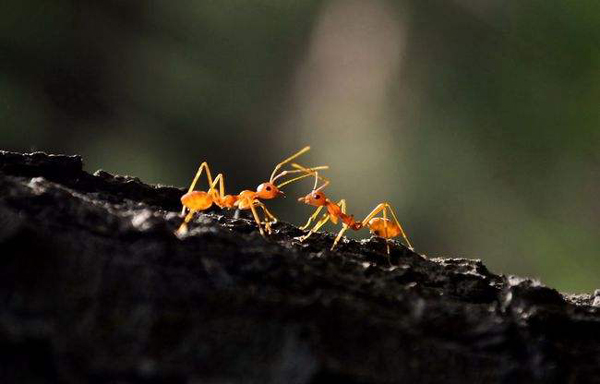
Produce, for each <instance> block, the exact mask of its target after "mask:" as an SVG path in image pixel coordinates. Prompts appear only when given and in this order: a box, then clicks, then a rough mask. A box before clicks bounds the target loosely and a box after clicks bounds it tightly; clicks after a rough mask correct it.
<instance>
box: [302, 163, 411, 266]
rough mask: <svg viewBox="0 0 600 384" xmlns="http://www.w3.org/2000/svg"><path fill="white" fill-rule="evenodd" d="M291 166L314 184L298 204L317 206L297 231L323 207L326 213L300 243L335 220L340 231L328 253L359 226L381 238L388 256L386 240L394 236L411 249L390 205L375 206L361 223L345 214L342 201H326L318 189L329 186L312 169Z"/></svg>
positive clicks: (388, 247)
mask: <svg viewBox="0 0 600 384" xmlns="http://www.w3.org/2000/svg"><path fill="white" fill-rule="evenodd" d="M292 167H294V168H296V169H297V170H302V171H304V172H305V173H308V174H313V175H314V176H315V185H314V187H313V190H312V192H311V193H309V194H308V195H306V196H304V197H300V198H299V199H298V201H300V202H303V203H305V204H308V205H312V206H315V207H318V208H317V210H316V211H315V212H314V213H313V214H312V215H311V216H310V218H309V219H308V221H307V222H306V224H305V225H304V226H303V227H301V229H303V230H305V229H307V228H308V227H309V226H310V223H311V222H312V221H313V220H315V219H316V218H317V216H318V215H319V212H321V210H322V209H323V207H325V208H326V209H327V213H325V214H324V215H323V217H322V218H321V219H320V220H319V221H318V222H317V223H316V224H315V226H314V227H313V228H312V229H311V230H310V231H309V232H308V234H306V235H304V236H302V237H300V241H304V240H306V239H307V238H308V237H310V235H312V234H313V233H314V232H315V231H317V230H319V228H321V227H322V226H323V225H325V223H327V222H328V221H329V220H331V222H332V223H334V224H337V223H338V221H339V220H341V221H342V225H343V228H342V229H341V230H340V232H339V233H338V235H337V237H336V238H335V241H334V242H333V245H332V246H331V250H333V249H334V248H335V246H336V245H337V243H338V242H339V241H340V239H341V238H342V236H343V235H344V233H345V232H346V231H347V230H348V228H350V229H353V230H355V231H358V230H359V229H361V228H363V227H367V228H369V230H370V231H371V233H373V234H374V235H375V236H379V237H383V238H384V239H386V246H387V253H388V255H389V254H390V245H389V242H388V241H387V240H388V239H391V238H394V237H396V236H400V235H402V237H403V238H404V240H405V241H406V244H408V247H409V248H410V249H411V250H412V249H413V247H412V245H411V244H410V241H408V238H407V237H406V234H405V233H404V230H403V229H402V226H401V225H400V222H399V221H398V218H397V217H396V214H395V213H394V210H393V209H392V206H391V205H390V204H389V203H385V202H384V203H381V204H378V205H377V206H376V207H375V209H373V210H372V211H371V213H369V214H368V215H367V217H365V219H364V220H362V221H356V220H354V216H353V215H348V214H346V200H345V199H342V200H340V201H339V202H337V203H334V202H333V201H331V200H329V199H328V198H327V197H326V196H325V194H324V193H323V192H322V190H323V189H324V188H325V187H327V185H329V180H328V179H326V178H324V177H322V176H319V173H318V172H316V171H315V170H312V169H309V168H304V167H302V166H301V165H298V164H292ZM319 180H322V181H323V184H322V185H321V186H320V187H318V188H317V185H318V183H319ZM388 211H389V212H390V213H391V214H392V218H393V219H394V220H393V221H392V220H390V219H388ZM380 212H383V217H375V216H376V215H377V214H378V213H380Z"/></svg>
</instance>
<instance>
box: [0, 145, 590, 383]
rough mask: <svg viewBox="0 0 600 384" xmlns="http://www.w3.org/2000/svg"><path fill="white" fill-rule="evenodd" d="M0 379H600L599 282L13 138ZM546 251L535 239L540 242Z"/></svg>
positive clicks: (4, 160)
mask: <svg viewBox="0 0 600 384" xmlns="http://www.w3.org/2000/svg"><path fill="white" fill-rule="evenodd" d="M0 191H1V193H0V255H1V256H0V297H1V299H2V303H3V304H2V306H1V307H0V356H1V358H0V361H1V363H0V377H2V378H4V379H2V380H0V381H1V382H2V383H54V382H56V383H58V382H61V383H63V382H66V383H83V382H92V383H105V382H106V383H108V382H110V383H114V382H118V383H163V382H164V383H331V382H344V383H392V382H403V383H413V382H419V383H425V382H432V383H464V382H471V383H504V382H511V383H512V382H527V383H532V382H536V383H537V382H539V383H548V382H568V383H587V382H600V375H599V374H600V291H596V293H595V294H593V295H566V294H561V293H559V292H557V291H556V290H554V289H552V288H549V287H546V286H543V285H541V284H540V283H539V282H536V281H534V280H531V279H524V278H518V277H514V276H502V275H496V274H493V273H491V272H490V271H488V270H487V269H486V267H485V266H484V265H483V264H482V262H481V261H479V260H469V259H452V258H448V259H445V258H427V257H424V256H422V255H419V254H417V253H414V252H412V251H410V250H408V249H407V248H405V247H403V246H402V245H401V244H400V243H398V242H395V243H394V244H393V246H392V253H391V264H392V265H393V266H392V267H390V266H389V264H388V260H387V258H386V253H385V243H384V242H383V241H381V240H380V239H379V238H371V239H369V240H364V241H360V242H358V241H354V240H347V239H346V240H343V241H342V242H341V243H340V246H339V247H338V248H337V250H336V251H334V252H331V251H329V247H330V246H331V244H332V241H333V235H332V234H329V233H317V234H315V235H314V236H312V237H311V238H310V239H309V240H308V241H307V242H306V243H299V242H298V241H296V240H294V237H296V236H299V235H301V234H302V233H303V232H302V231H301V230H300V229H298V228H297V227H295V226H292V225H289V224H286V223H283V222H280V223H277V224H275V225H274V227H273V228H274V232H273V234H272V235H270V236H267V238H263V237H261V236H260V235H259V233H258V231H257V228H256V225H255V224H254V223H253V221H252V220H249V219H246V218H244V217H243V218H238V219H235V218H232V217H233V216H232V215H231V214H230V213H229V212H222V211H220V210H219V209H213V210H211V211H210V212H209V213H205V214H200V215H198V216H197V217H196V218H195V220H193V221H192V223H191V224H190V231H189V233H188V234H187V235H185V236H182V237H178V236H176V235H175V234H174V232H175V230H176V228H177V227H178V225H179V224H180V222H181V218H180V216H179V214H178V211H179V210H180V209H181V205H180V202H179V198H180V196H181V195H182V194H183V192H184V191H183V190H182V189H178V188H172V187H161V186H150V185H146V184H144V183H142V182H140V181H139V180H138V179H136V178H131V177H121V176H113V175H110V174H108V173H106V172H102V171H98V172H96V173H95V174H93V175H91V174H88V173H86V172H84V171H83V170H82V161H81V158H80V157H77V156H62V155H59V156H52V155H47V154H44V153H32V154H18V153H11V152H0ZM532 252H535V250H532Z"/></svg>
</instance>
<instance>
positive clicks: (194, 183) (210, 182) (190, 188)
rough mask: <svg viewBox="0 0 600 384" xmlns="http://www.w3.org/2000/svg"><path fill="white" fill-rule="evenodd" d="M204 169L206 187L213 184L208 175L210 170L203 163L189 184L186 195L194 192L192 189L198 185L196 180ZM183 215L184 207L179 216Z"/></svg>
mask: <svg viewBox="0 0 600 384" xmlns="http://www.w3.org/2000/svg"><path fill="white" fill-rule="evenodd" d="M205 168H206V178H207V179H208V185H209V186H211V185H212V183H213V179H212V176H211V175H210V168H208V163H207V162H206V161H205V162H203V163H202V164H200V167H199V168H198V171H197V172H196V176H194V180H193V181H192V184H190V187H189V188H188V191H187V193H190V192H192V191H193V190H194V187H195V186H196V184H197V183H198V180H199V179H200V176H202V171H203V170H204V169H205ZM184 213H185V207H183V208H182V209H181V214H182V215H183V214H184Z"/></svg>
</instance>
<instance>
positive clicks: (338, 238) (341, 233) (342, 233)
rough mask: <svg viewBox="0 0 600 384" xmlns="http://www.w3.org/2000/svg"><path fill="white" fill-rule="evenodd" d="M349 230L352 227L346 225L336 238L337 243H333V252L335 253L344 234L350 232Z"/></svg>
mask: <svg viewBox="0 0 600 384" xmlns="http://www.w3.org/2000/svg"><path fill="white" fill-rule="evenodd" d="M348 228H350V227H348V226H347V225H346V224H344V227H343V228H342V230H341V231H340V233H338V235H337V237H336V238H335V241H334V242H333V245H332V246H331V249H330V250H331V251H333V249H334V248H335V246H336V245H337V243H338V242H339V241H340V239H341V238H342V236H344V233H345V232H346V231H347V230H348Z"/></svg>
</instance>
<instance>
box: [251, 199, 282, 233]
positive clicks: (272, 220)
mask: <svg viewBox="0 0 600 384" xmlns="http://www.w3.org/2000/svg"><path fill="white" fill-rule="evenodd" d="M255 204H256V206H258V207H260V208H262V210H263V213H264V214H265V221H264V225H265V230H266V231H267V233H269V234H270V233H271V224H275V223H276V222H277V218H276V217H275V216H274V215H273V214H272V213H271V212H269V210H268V209H267V207H266V206H265V205H264V204H263V203H262V202H260V201H256V202H255Z"/></svg>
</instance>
